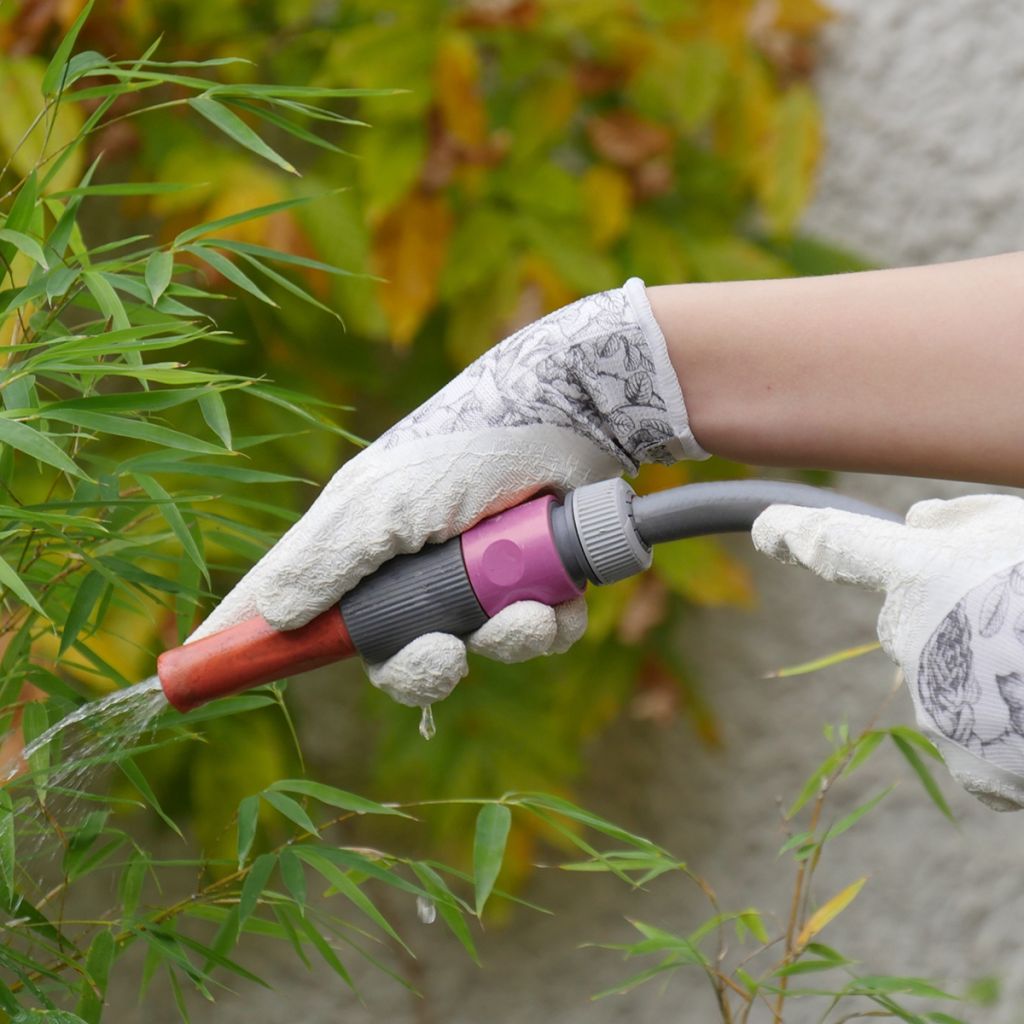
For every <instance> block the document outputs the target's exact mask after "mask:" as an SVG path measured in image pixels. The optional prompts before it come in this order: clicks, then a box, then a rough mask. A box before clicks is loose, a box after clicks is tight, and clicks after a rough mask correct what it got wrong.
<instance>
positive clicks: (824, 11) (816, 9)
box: [775, 0, 836, 36]
mask: <svg viewBox="0 0 1024 1024" xmlns="http://www.w3.org/2000/svg"><path fill="white" fill-rule="evenodd" d="M835 16H836V15H835V11H833V10H831V9H830V8H829V7H826V6H825V4H823V3H821V0H775V28H777V29H781V30H782V31H783V32H792V33H793V34H794V35H799V36H813V35H816V34H817V33H818V31H819V30H820V29H821V27H822V25H824V24H826V23H827V22H829V21H831V20H832V19H833V18H834V17H835Z"/></svg>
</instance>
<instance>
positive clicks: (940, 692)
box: [918, 601, 979, 744]
mask: <svg viewBox="0 0 1024 1024" xmlns="http://www.w3.org/2000/svg"><path fill="white" fill-rule="evenodd" d="M973 667H974V659H973V657H972V652H971V624H970V622H969V621H968V620H967V612H966V610H965V607H964V602H963V601H961V602H960V603H959V604H958V605H957V606H956V607H955V608H954V609H953V610H952V611H951V612H950V613H949V615H947V616H946V617H945V618H944V619H943V620H942V623H941V625H940V626H939V628H938V629H937V630H935V632H934V633H933V634H932V635H931V638H930V639H929V641H928V643H927V645H926V646H925V649H924V651H923V652H922V654H921V673H920V676H919V678H918V693H919V694H920V696H921V703H922V704H923V705H924V706H925V707H926V708H927V709H928V711H929V713H930V714H931V716H932V718H933V719H934V720H935V724H936V725H937V726H938V727H939V731H940V732H941V733H942V734H943V736H947V737H948V738H949V739H951V740H956V741H957V742H958V743H963V744H966V743H967V742H968V741H969V740H970V738H971V736H972V735H973V734H974V702H975V701H976V700H977V699H978V696H979V692H978V686H977V683H976V682H975V680H974V675H973Z"/></svg>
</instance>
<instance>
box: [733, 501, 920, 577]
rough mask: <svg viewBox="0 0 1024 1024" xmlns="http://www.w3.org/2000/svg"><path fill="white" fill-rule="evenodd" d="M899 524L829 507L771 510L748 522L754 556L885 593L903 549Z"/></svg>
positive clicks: (903, 536) (903, 537)
mask: <svg viewBox="0 0 1024 1024" xmlns="http://www.w3.org/2000/svg"><path fill="white" fill-rule="evenodd" d="M908 533H909V531H908V530H907V528H906V527H905V526H903V525H902V524H900V523H893V522H889V521H887V520H884V519H876V518H874V517H873V516H866V515H859V514H857V513H855V512H843V511H840V510H838V509H833V508H803V507H800V506H797V505H772V506H770V507H769V508H767V509H765V510H764V512H762V513H761V515H759V516H758V517H757V519H756V520H754V525H753V528H752V529H751V537H752V539H753V541H754V546H755V547H756V548H757V549H758V551H760V552H762V553H763V554H766V555H768V556H770V557H771V558H776V559H778V560H779V561H780V562H787V563H790V564H795V565H802V566H804V567H805V568H807V569H810V570H811V571H812V572H815V573H817V574H818V575H819V576H821V577H822V578H823V579H826V580H834V581H836V582H838V583H853V584H856V585H857V586H860V587H867V588H869V589H871V590H885V589H886V588H887V586H888V585H889V582H890V580H892V579H893V578H894V577H895V576H897V575H898V574H899V571H900V563H901V562H902V561H903V555H904V554H905V552H906V548H907V547H908V540H909V538H908Z"/></svg>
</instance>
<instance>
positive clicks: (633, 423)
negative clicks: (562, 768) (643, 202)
mask: <svg viewBox="0 0 1024 1024" xmlns="http://www.w3.org/2000/svg"><path fill="white" fill-rule="evenodd" d="M703 457H706V453H705V452H704V451H703V450H702V449H701V448H700V446H699V445H698V444H697V442H696V441H695V440H694V438H693V434H692V433H691V432H690V429H689V426H688V423H687V417H686V409H685V406H684V404H683V396H682V393H681V391H680V388H679V382H678V380H677V378H676V376H675V373H674V371H673V369H672V365H671V363H670V361H669V356H668V352H667V349H666V347H665V340H664V337H663V336H662V333H661V330H660V328H659V327H658V324H657V322H656V321H655V319H654V316H653V314H652V313H651V309H650V306H649V304H648V301H647V294H646V291H645V289H644V284H643V282H642V281H640V280H638V279H636V278H634V279H632V280H630V281H629V282H627V283H626V285H625V286H624V287H623V288H619V289H615V290H614V291H608V292H602V293H600V294H597V295H592V296H589V297H588V298H584V299H581V300H579V301H578V302H575V303H573V304H572V305H569V306H566V307H564V308H563V309H559V310H557V311H556V312H554V313H551V314H549V315H548V316H546V317H544V318H543V319H541V320H539V321H537V322H536V323H534V324H531V325H529V326H527V327H524V328H523V329H522V330H520V331H518V332H516V333H515V334H513V335H512V336H511V337H509V338H507V339H506V340H505V341H503V342H501V344H499V345H497V346H496V347H495V348H493V349H491V350H490V351H489V352H487V353H485V354H484V355H483V356H481V358H480V359H478V360H477V361H476V362H475V363H473V364H472V365H471V366H470V367H468V368H467V369H466V370H465V371H464V372H463V373H461V374H460V375H459V376H458V377H456V378H455V379H454V380H452V381H451V382H450V383H449V384H447V385H446V386H445V387H444V388H442V389H441V391H439V392H438V393H437V394H436V395H434V396H433V397H432V398H431V399H429V400H428V401H427V402H426V403H425V404H424V405H422V406H421V407H420V408H419V409H417V410H416V411H415V412H413V413H412V414H410V415H409V416H407V417H406V418H405V419H404V420H402V421H401V422H400V423H398V424H397V425H396V426H394V427H392V428H391V429H390V430H389V431H388V432H387V433H386V434H384V435H383V436H382V437H381V438H380V439H379V440H378V441H376V442H375V443H374V444H372V445H371V446H370V447H369V448H367V449H365V450H364V451H362V452H360V453H359V454H358V455H357V456H356V457H355V458H353V459H351V460H349V461H348V462H347V463H346V464H345V465H344V466H342V468H341V469H340V470H339V471H338V472H337V474H335V476H334V478H333V479H332V480H331V481H330V483H328V485H327V486H326V487H325V488H324V490H323V492H322V493H321V494H320V496H319V497H318V498H317V500H316V501H315V502H314V504H313V506H312V507H311V508H310V510H309V511H308V512H307V513H306V514H305V516H303V518H302V519H300V520H299V522H298V523H296V524H295V526H293V527H292V528H291V529H290V530H289V531H288V533H287V534H285V536H284V537H283V538H282V539H281V540H280V541H279V542H278V543H277V544H276V545H275V546H274V548H272V549H271V551H270V552H269V553H268V554H267V555H266V556H265V557H264V558H263V559H262V560H261V561H260V562H259V563H257V565H256V566H255V567H254V568H253V569H252V570H251V571H250V572H249V573H248V575H246V576H245V578H244V579H243V580H242V581H241V582H240V583H239V584H238V586H236V587H235V589H234V590H233V591H231V593H230V594H228V596H227V597H226V598H225V599H224V601H223V602H222V603H221V605H220V606H219V607H218V608H217V609H216V610H215V611H214V612H213V614H212V615H210V617H209V618H208V619H207V620H206V621H205V622H204V623H203V624H202V626H201V627H200V628H199V630H197V632H196V633H195V634H194V636H193V637H192V638H191V639H198V638H199V637H201V636H205V635H207V634H209V633H212V632H215V631H217V630H220V629H224V628H226V627H228V626H231V625H234V624H235V623H237V622H240V621H242V620H244V619H247V618H251V617H252V616H254V615H256V614H259V615H262V616H263V617H264V618H265V619H266V620H267V621H268V622H269V623H270V624H271V625H273V626H274V627H275V628H277V629H294V628H296V627H298V626H301V625H304V624H305V623H306V622H308V621H309V620H310V619H312V618H314V617H315V616H316V615H318V614H319V613H320V612H322V611H324V610H325V609H326V608H328V607H330V606H331V605H332V604H334V603H335V602H336V601H337V600H338V599H339V598H340V597H341V596H342V594H344V593H346V592H347V591H348V590H350V589H351V588H352V587H353V586H355V584H356V583H358V582H359V580H360V579H361V578H362V577H363V576H366V575H367V574H369V573H371V572H373V571H374V570H375V569H376V568H377V567H378V566H379V565H381V564H382V563H383V562H385V561H387V560H388V559H390V558H391V557H393V556H394V555H397V554H401V553H405V552H411V551H417V550H419V549H420V548H421V547H422V546H423V545H424V544H426V543H430V542H436V541H442V540H446V539H448V538H449V537H451V536H454V535H455V534H458V533H461V532H463V531H464V530H466V529H467V528H468V527H470V526H472V525H473V524H474V523H476V522H477V521H478V520H480V519H482V518H484V517H485V516H487V515H490V514H492V513H495V512H499V511H501V510H503V509H505V508H509V507H511V506H512V505H515V504H518V503H519V502H520V501H522V500H524V499H525V498H527V497H529V496H530V495H532V494H534V493H536V492H537V491H539V490H541V489H542V488H545V487H554V488H556V489H569V488H572V487H577V486H579V485H580V484H584V483H589V482H592V481H596V480H601V479H606V478H608V477H610V476H615V475H618V474H620V473H621V472H622V471H623V470H625V471H627V472H631V473H632V472H635V471H636V469H637V467H638V464H639V463H642V462H651V461H658V462H674V461H677V460H678V459H681V458H703ZM585 628H586V607H585V605H584V603H583V601H582V599H579V600H576V601H571V602H569V603H567V604H565V605H563V606H561V607H560V608H555V609H551V608H548V607H546V606H544V605H542V604H539V603H537V602H532V601H524V602H520V603H518V604H514V605H510V606H509V607H508V608H506V609H505V610H503V611H502V612H500V613H499V614H498V615H496V616H495V617H494V618H493V619H491V620H490V621H489V622H487V623H486V624H485V625H484V626H483V627H481V628H480V629H479V630H477V632H476V633H474V634H473V635H472V636H471V637H470V638H469V641H468V642H469V646H470V647H471V648H472V649H474V650H477V651H479V652H480V653H482V654H486V655H489V656H491V657H494V658H497V659H499V660H502V661H509V662H512V661H521V660H524V659H526V658H530V657H534V656H536V655H539V654H546V653H551V652H555V651H562V650H566V649H567V648H568V647H569V646H570V645H571V644H572V643H573V642H574V641H575V640H576V639H578V638H579V636H581V635H582V633H583V631H584V629H585ZM466 672H467V666H466V648H465V645H464V644H463V642H462V641H461V640H459V639H457V638H456V637H453V636H448V635H445V634H441V633H432V634H428V635H426V636H422V637H419V638H418V639H417V640H414V641H413V642H412V643H410V644H408V645H407V646H406V647H405V648H403V650H401V651H399V652H398V654H396V655H395V656H394V657H392V658H390V659H389V660H388V661H386V662H384V663H383V664H380V665H371V666H369V674H370V678H371V680H372V682H373V683H374V684H375V685H377V686H379V687H381V688H382V689H384V690H386V691H387V692H388V693H390V694H391V695H392V696H393V697H395V699H396V700H399V701H401V702H402V703H406V704H417V705H426V704H429V703H431V702H432V701H435V700H440V699H442V698H443V697H445V696H447V695H448V693H449V692H450V691H451V689H452V688H453V687H454V686H455V684H456V683H457V682H458V681H459V679H461V678H462V677H463V676H464V675H465V674H466Z"/></svg>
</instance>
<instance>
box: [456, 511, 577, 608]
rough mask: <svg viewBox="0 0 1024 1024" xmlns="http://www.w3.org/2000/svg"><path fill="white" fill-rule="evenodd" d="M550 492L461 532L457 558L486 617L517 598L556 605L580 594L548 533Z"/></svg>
mask: <svg viewBox="0 0 1024 1024" xmlns="http://www.w3.org/2000/svg"><path fill="white" fill-rule="evenodd" d="M555 503H556V502H555V499H554V498H553V497H552V496H551V495H550V494H545V495H543V496H542V497H540V498H534V499H533V500H532V501H527V502H525V503H524V504H522V505H517V506H516V507H515V508H510V509H509V510H508V511H507V512H499V513H498V515H496V516H491V517H490V519H485V520H484V521H483V522H481V523H477V524H476V526H474V527H472V528H470V529H469V530H467V531H466V532H465V533H464V534H463V535H462V559H463V561H464V562H465V565H466V573H467V574H468V576H469V582H470V584H471V585H472V587H473V592H474V593H475V594H476V597H477V600H478V601H479V602H480V606H481V607H482V608H483V610H484V611H485V612H486V613H487V615H488V617H490V616H494V615H497V614H498V612H500V611H501V610H502V608H507V607H508V606H509V605H510V604H514V603H515V602H516V601H540V602H541V603H542V604H547V605H556V604H562V603H563V602H565V601H571V600H572V599H573V598H574V597H579V596H580V594H582V593H583V588H582V587H578V586H577V585H576V584H575V583H574V582H573V581H572V579H571V578H570V576H569V574H568V573H567V572H566V571H565V566H564V565H563V564H562V559H561V558H560V557H559V554H558V549H557V547H556V546H555V538H554V536H553V534H552V532H551V506H552V505H554V504H555Z"/></svg>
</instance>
